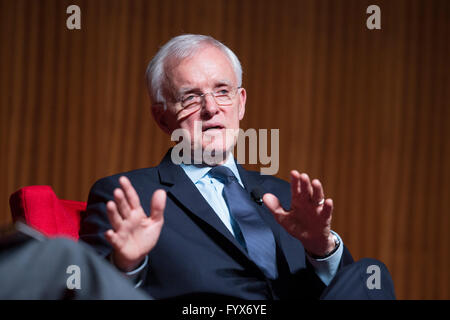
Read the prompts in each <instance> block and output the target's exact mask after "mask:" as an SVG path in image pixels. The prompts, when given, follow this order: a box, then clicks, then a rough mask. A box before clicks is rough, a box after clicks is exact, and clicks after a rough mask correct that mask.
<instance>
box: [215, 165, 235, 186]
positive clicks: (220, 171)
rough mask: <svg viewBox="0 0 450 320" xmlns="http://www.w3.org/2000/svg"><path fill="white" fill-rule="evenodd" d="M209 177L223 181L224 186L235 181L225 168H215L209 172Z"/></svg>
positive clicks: (231, 173) (230, 172)
mask: <svg viewBox="0 0 450 320" xmlns="http://www.w3.org/2000/svg"><path fill="white" fill-rule="evenodd" d="M209 175H210V176H211V177H212V178H216V179H220V180H223V181H225V183H226V184H228V183H230V182H232V181H237V179H236V176H235V175H234V173H233V171H231V170H230V168H228V167H225V166H216V167H214V168H212V169H211V170H210V171H209Z"/></svg>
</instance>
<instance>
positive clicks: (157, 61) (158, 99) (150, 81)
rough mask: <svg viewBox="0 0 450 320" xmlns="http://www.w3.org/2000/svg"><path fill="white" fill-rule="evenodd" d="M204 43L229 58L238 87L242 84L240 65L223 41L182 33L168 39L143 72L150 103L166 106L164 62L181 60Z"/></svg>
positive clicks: (189, 55)
mask: <svg viewBox="0 0 450 320" xmlns="http://www.w3.org/2000/svg"><path fill="white" fill-rule="evenodd" d="M205 45H210V46H215V47H216V48H218V49H220V50H221V51H222V52H223V53H224V54H225V55H226V56H227V58H228V59H229V60H230V62H231V65H232V66H233V69H234V73H235V75H236V78H237V82H238V87H240V86H242V67H241V63H240V62H239V59H238V57H237V56H236V55H235V54H234V52H233V51H231V50H230V49H229V48H228V47H227V46H225V45H224V44H223V43H221V42H219V41H217V40H216V39H214V38H213V37H210V36H205V35H200V34H183V35H180V36H177V37H174V38H172V39H170V41H169V42H167V43H166V44H165V45H164V46H162V47H161V48H160V49H159V51H158V52H157V53H156V55H155V56H154V57H153V59H152V60H151V61H150V63H149V64H148V67H147V71H146V73H145V78H146V80H147V87H148V91H149V94H150V99H151V100H152V103H153V104H155V103H162V104H163V105H164V109H165V108H166V97H165V96H164V89H165V88H164V85H165V80H166V70H165V63H166V62H167V60H168V59H176V61H181V60H183V59H186V58H189V57H191V56H192V55H193V54H194V53H196V52H197V50H199V49H200V48H203V47H204V46H205Z"/></svg>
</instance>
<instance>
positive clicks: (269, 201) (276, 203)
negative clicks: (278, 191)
mask: <svg viewBox="0 0 450 320" xmlns="http://www.w3.org/2000/svg"><path fill="white" fill-rule="evenodd" d="M263 201H264V204H265V205H266V206H267V208H269V210H270V211H271V212H272V214H273V215H275V217H277V216H279V215H284V214H285V213H286V211H284V209H283V207H282V206H281V203H280V200H278V198H277V197H276V196H275V195H273V194H271V193H266V194H265V195H264V196H263Z"/></svg>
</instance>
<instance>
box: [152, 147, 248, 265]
mask: <svg viewBox="0 0 450 320" xmlns="http://www.w3.org/2000/svg"><path fill="white" fill-rule="evenodd" d="M170 153H171V149H170V150H169V151H168V152H167V154H166V156H165V157H164V159H163V160H162V161H161V163H160V165H159V166H158V170H159V176H160V180H161V183H162V184H165V185H168V186H170V187H169V189H168V190H167V192H168V193H169V194H170V195H172V196H173V197H174V198H175V199H176V200H177V201H178V202H179V203H180V204H181V205H182V206H183V207H184V208H185V209H186V210H187V212H188V214H191V215H194V216H196V217H197V218H199V219H201V220H202V221H203V222H205V223H206V224H207V225H208V226H210V227H211V228H213V229H214V230H216V231H217V232H218V233H219V234H221V235H222V236H223V237H225V238H226V239H227V240H228V241H229V242H231V243H232V244H233V245H234V246H235V247H236V248H237V249H238V250H239V251H240V252H241V253H242V254H244V255H245V256H246V257H247V258H248V255H247V253H246V252H245V251H244V250H243V249H242V247H241V245H240V244H239V242H238V241H237V240H236V239H235V237H234V236H233V235H232V234H231V232H230V231H229V230H228V229H227V227H226V226H225V225H224V224H223V222H222V221H221V220H220V218H219V217H218V216H217V214H216V213H215V212H214V210H213V208H212V207H211V206H210V205H209V204H208V202H207V201H206V200H205V198H204V197H203V196H202V194H201V193H200V191H198V189H197V187H196V186H195V185H194V184H193V183H192V181H191V179H189V177H188V176H187V175H186V173H185V172H184V170H183V169H182V168H181V167H180V166H179V165H176V164H174V163H173V162H172V160H171V157H170Z"/></svg>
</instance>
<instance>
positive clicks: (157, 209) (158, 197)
mask: <svg viewBox="0 0 450 320" xmlns="http://www.w3.org/2000/svg"><path fill="white" fill-rule="evenodd" d="M166 199H167V195H166V191H164V190H162V189H159V190H156V191H155V192H154V193H153V196H152V202H151V204H150V217H151V219H152V220H154V221H160V220H162V219H163V214H164V209H165V208H166Z"/></svg>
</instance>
